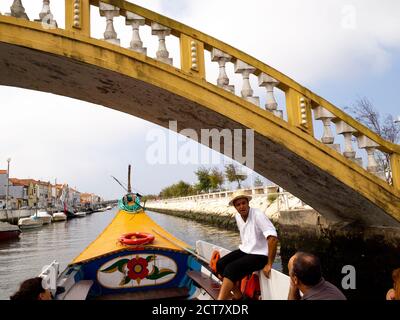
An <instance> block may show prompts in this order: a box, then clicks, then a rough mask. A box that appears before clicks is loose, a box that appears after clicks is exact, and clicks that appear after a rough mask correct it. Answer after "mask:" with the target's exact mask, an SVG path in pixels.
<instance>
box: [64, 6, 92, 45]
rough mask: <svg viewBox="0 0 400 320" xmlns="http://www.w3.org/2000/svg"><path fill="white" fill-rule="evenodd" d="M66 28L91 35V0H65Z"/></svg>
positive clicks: (84, 34) (87, 35)
mask: <svg viewBox="0 0 400 320" xmlns="http://www.w3.org/2000/svg"><path fill="white" fill-rule="evenodd" d="M65 29H66V30H67V31H72V32H77V33H80V34H82V35H83V36H86V37H90V0H70V1H65Z"/></svg>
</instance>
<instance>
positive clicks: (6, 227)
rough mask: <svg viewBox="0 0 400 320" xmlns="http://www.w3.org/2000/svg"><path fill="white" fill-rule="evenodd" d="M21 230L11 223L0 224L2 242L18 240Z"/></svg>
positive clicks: (0, 239)
mask: <svg viewBox="0 0 400 320" xmlns="http://www.w3.org/2000/svg"><path fill="white" fill-rule="evenodd" d="M20 233H21V230H20V229H19V228H18V227H17V226H14V225H12V224H10V223H7V222H0V241H5V240H10V239H15V238H18V237H19V235H20Z"/></svg>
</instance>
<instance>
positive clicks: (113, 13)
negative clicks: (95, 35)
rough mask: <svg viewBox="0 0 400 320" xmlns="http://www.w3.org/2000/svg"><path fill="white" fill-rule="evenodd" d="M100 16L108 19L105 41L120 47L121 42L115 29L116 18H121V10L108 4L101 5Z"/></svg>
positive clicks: (102, 3) (101, 3)
mask: <svg viewBox="0 0 400 320" xmlns="http://www.w3.org/2000/svg"><path fill="white" fill-rule="evenodd" d="M99 9H100V15H101V16H102V17H106V21H107V26H106V31H105V32H104V40H105V41H107V42H110V43H112V44H115V45H118V46H119V45H120V43H121V41H120V40H119V39H118V35H117V33H116V32H115V29H114V18H115V17H118V16H119V8H118V7H116V6H112V5H110V4H108V3H104V2H100V3H99Z"/></svg>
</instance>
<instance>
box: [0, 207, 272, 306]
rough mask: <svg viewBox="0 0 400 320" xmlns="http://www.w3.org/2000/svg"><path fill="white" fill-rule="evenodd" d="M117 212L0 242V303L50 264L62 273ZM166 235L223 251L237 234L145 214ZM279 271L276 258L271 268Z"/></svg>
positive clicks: (235, 241) (235, 243) (232, 246)
mask: <svg viewBox="0 0 400 320" xmlns="http://www.w3.org/2000/svg"><path fill="white" fill-rule="evenodd" d="M116 212H117V209H116V208H114V209H113V210H109V211H105V212H97V213H93V214H91V215H87V216H86V217H84V218H80V219H73V220H69V221H66V222H56V223H52V224H50V225H46V226H43V227H42V228H40V229H32V230H27V231H24V232H23V233H22V234H21V236H20V239H19V240H13V241H6V242H0V299H1V300H5V299H9V296H10V295H11V294H13V293H14V292H15V291H16V290H17V288H18V286H19V284H20V283H21V282H22V281H23V280H25V279H27V278H31V277H34V276H36V275H38V274H39V273H40V272H41V270H42V267H43V266H44V265H46V264H49V263H50V262H52V261H53V260H57V261H58V262H59V263H60V270H63V269H64V268H65V267H66V266H67V265H68V263H70V262H71V260H73V259H74V258H75V257H76V256H77V255H78V254H79V253H80V252H81V251H82V250H84V249H85V248H86V247H87V246H88V245H89V244H90V243H91V242H92V241H93V240H94V239H95V238H96V237H97V236H98V235H99V234H100V233H101V231H102V230H103V229H104V228H105V227H106V226H107V225H108V224H109V223H110V222H111V220H112V219H113V217H114V216H115V214H116ZM148 214H149V216H150V217H151V218H152V219H153V220H154V221H155V222H157V223H158V224H159V225H160V226H162V227H164V228H165V229H166V230H167V231H169V232H170V233H172V234H173V235H175V236H176V237H177V238H179V239H182V240H183V241H185V242H186V243H188V244H189V245H191V246H193V247H194V245H195V242H196V240H198V239H201V240H205V241H209V242H213V243H215V244H217V245H220V246H223V247H225V248H227V249H230V250H232V249H236V248H237V246H238V245H239V242H240V238H239V235H238V233H237V232H234V231H225V230H221V229H218V228H215V227H210V226H207V225H203V224H200V223H197V222H193V221H189V220H185V219H182V218H177V217H172V216H167V215H162V214H158V213H153V212H148ZM275 267H276V268H280V263H279V258H278V259H277V263H276V265H275Z"/></svg>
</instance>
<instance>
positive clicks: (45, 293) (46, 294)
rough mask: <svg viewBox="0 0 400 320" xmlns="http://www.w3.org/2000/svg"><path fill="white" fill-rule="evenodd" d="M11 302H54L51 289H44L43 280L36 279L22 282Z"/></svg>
mask: <svg viewBox="0 0 400 320" xmlns="http://www.w3.org/2000/svg"><path fill="white" fill-rule="evenodd" d="M10 300H52V296H51V292H50V290H49V289H44V288H43V285H42V278H40V277H36V278H32V279H27V280H25V281H24V282H22V283H21V286H20V287H19V290H18V291H17V292H16V293H14V294H13V295H12V296H11V297H10Z"/></svg>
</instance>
